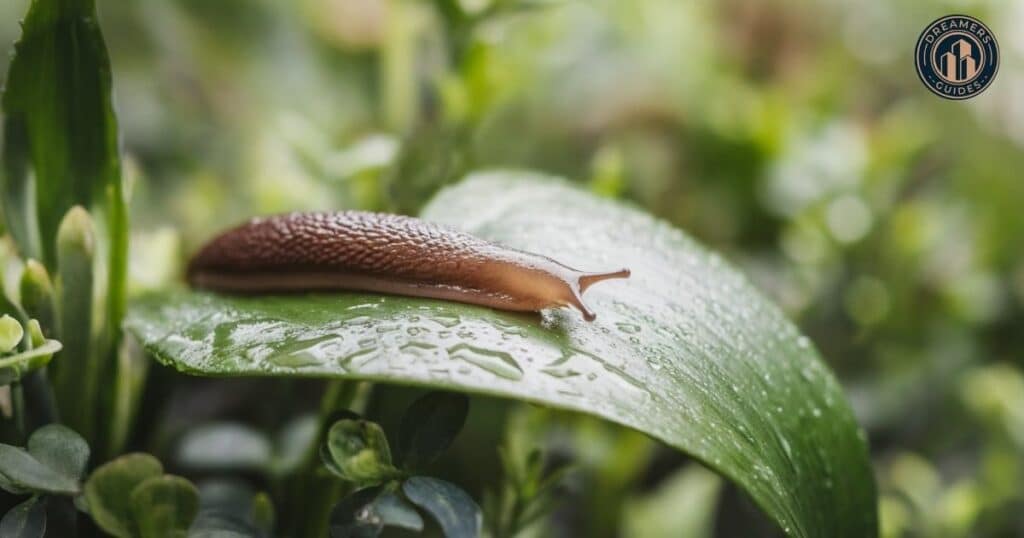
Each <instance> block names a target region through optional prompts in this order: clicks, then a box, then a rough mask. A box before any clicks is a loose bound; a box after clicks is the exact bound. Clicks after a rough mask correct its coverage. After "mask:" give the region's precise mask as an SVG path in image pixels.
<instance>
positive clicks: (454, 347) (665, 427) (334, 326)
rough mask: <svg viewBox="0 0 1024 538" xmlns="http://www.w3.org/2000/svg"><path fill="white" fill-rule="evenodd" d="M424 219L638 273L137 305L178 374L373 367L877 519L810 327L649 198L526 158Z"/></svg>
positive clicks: (840, 525)
mask: <svg viewBox="0 0 1024 538" xmlns="http://www.w3.org/2000/svg"><path fill="white" fill-rule="evenodd" d="M424 216H425V217H426V218H428V219H432V220H436V221H440V222H442V223H444V224H448V225H451V226H456V227H460V228H462V229H464V230H466V231H469V232H472V233H475V234H477V235H479V236H482V237H486V238H489V239H493V240H496V241H499V242H502V243H504V244H507V245H509V246H513V247H516V248H521V249H524V250H528V251H533V252H537V253H541V254H545V255H549V256H551V257H554V258H557V259H559V260H561V261H563V262H565V263H566V264H568V265H571V266H575V267H578V268H581V269H588V270H603V269H614V268H617V267H620V266H623V265H625V266H628V267H629V268H630V269H632V271H633V276H632V277H631V278H630V279H629V280H619V281H609V282H603V283H601V284H599V285H595V286H594V287H593V288H592V289H590V290H588V292H587V295H586V300H587V301H588V302H589V303H590V305H591V306H592V308H593V309H594V310H595V311H596V312H597V320H596V321H594V322H593V323H586V322H584V321H583V320H581V319H580V317H579V315H578V314H577V313H575V312H573V311H570V310H566V309H558V310H551V311H548V312H545V314H544V315H543V316H536V315H525V314H514V313H508V312H499V311H495V310H491V309H487V308H480V307H474V306H469V305H462V304H456V303H451V302H443V301H431V300H424V299H414V298H408V297H392V296H382V295H373V294H361V293H337V294H308V295H291V296H262V297H231V296H222V295H215V294H207V293H195V292H184V291H171V292H167V293H165V294H162V295H154V296H149V297H148V298H146V299H144V300H143V301H142V302H140V303H138V304H137V305H136V306H135V308H134V310H133V312H132V314H131V315H130V316H129V319H128V320H127V327H128V328H129V329H130V330H132V331H133V332H134V333H135V334H136V335H138V337H139V338H140V340H141V341H142V342H143V343H144V344H145V346H146V347H147V348H148V349H149V350H150V351H152V352H153V353H154V354H155V355H156V356H157V357H158V358H160V359H161V360H162V361H164V362H166V363H168V364H172V365H174V366H176V367H177V368H179V369H180V370H182V371H185V372H190V373H195V374H202V375H215V376H228V375H276V376H302V377H309V376H323V377H338V378H351V379H368V380H374V381H382V382H393V383H402V384H412V385H420V386H427V387H432V388H436V389H445V390H460V391H469V392H477V393H484V394H491V395H498V396H505V397H509V398H514V399H519V400H525V401H530V402H535V403H539V404H545V405H550V406H553V407H558V408H563V409H570V410H575V411H580V412H583V413H588V414H592V415H596V416H599V417H603V418H605V419H608V420H610V421H613V422H616V423H619V424H623V425H625V426H629V427H632V428H635V429H637V430H640V431H643V432H645V433H647V434H649V435H651V436H653V437H655V438H657V439H660V440H662V441H664V442H665V443H667V444H669V445H671V446H673V447H676V448H678V449H680V450H682V451H684V452H687V453H689V454H691V455H692V456H694V457H696V458H697V459H699V460H701V461H702V462H704V463H705V464H706V465H707V466H709V467H711V468H712V469H715V470H717V471H718V472H719V473H721V474H723V475H724V476H726V477H727V478H729V479H730V480H732V481H734V482H736V483H737V484H738V485H739V486H740V487H742V488H743V489H744V490H745V491H746V492H747V493H748V494H749V495H750V496H751V497H752V498H753V499H754V501H755V502H756V503H757V504H758V505H760V506H761V507H762V508H763V509H764V511H765V512H766V513H767V514H768V515H769V516H771V517H772V518H774V519H775V521H777V522H778V523H779V525H780V526H781V527H782V528H784V529H788V533H789V534H791V535H793V536H831V537H837V538H841V537H857V538H861V537H865V536H874V535H876V534H877V512H876V500H875V485H874V481H873V478H872V472H871V468H870V466H869V462H868V458H867V449H866V446H865V439H864V438H863V434H862V433H860V430H859V428H858V426H857V423H856V422H855V420H854V416H853V413H852V411H851V409H850V406H849V404H848V403H847V401H846V398H845V397H844V395H843V393H842V390H841V388H840V386H839V384H838V382H837V381H836V379H835V377H834V376H833V375H832V373H831V372H830V371H829V370H828V368H827V367H826V366H825V365H824V364H823V363H822V361H821V358H820V357H819V355H818V352H817V351H816V350H815V349H814V346H812V345H811V344H810V341H809V340H808V339H807V338H805V337H803V336H801V335H800V333H799V331H798V330H797V329H796V327H795V326H794V325H793V324H792V323H791V322H790V321H788V320H787V319H786V318H785V317H784V316H783V315H782V313H781V312H780V311H779V310H778V308H776V307H775V306H773V305H772V304H771V303H769V302H768V301H767V300H766V299H765V298H764V297H763V296H762V295H761V294H760V293H758V292H757V290H755V289H754V288H753V287H752V286H751V285H750V283H749V282H748V281H747V280H746V279H745V278H744V277H743V276H742V275H741V274H740V273H739V272H738V271H736V270H735V269H733V268H732V267H731V266H730V265H729V264H728V263H727V262H725V261H724V260H723V259H722V258H721V257H720V256H718V255H716V254H714V253H710V252H708V251H707V250H706V249H704V248H703V247H701V246H700V245H698V244H697V243H696V242H694V241H693V240H692V239H690V238H689V237H688V236H687V235H686V234H684V233H682V232H680V231H679V230H676V229H674V228H672V227H671V226H669V225H668V224H665V223H663V222H661V221H658V220H656V219H654V218H652V217H650V216H648V215H645V214H643V213H641V212H639V211H637V210H634V209H632V208H629V207H625V206H623V205H621V204H618V203H615V202H612V201H608V200H602V199H599V198H596V197H593V196H590V195H587V194H584V193H582V192H580V191H578V190H576V189H574V188H572V187H570V186H569V185H567V184H565V183H564V182H561V181H557V180H552V179H549V178H544V177H539V176H537V175H534V174H527V173H503V172H502V173H488V174H478V175H475V176H473V177H471V178H470V179H469V180H467V181H465V182H463V183H462V184H460V185H457V186H455V187H453V188H450V189H448V190H446V191H443V192H442V193H441V194H440V195H439V196H438V197H437V198H436V199H435V200H434V201H433V202H432V203H431V204H430V205H429V206H428V207H427V208H426V210H425V212H424Z"/></svg>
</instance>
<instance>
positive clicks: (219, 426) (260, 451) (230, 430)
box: [177, 422, 272, 470]
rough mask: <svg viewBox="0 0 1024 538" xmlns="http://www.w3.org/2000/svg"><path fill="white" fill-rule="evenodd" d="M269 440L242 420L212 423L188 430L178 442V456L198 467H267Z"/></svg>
mask: <svg viewBox="0 0 1024 538" xmlns="http://www.w3.org/2000/svg"><path fill="white" fill-rule="evenodd" d="M271 452H272V449H271V444H270V440H269V439H267V436H266V435H264V434H263V433H261V432H259V431H256V430H254V429H252V428H250V427H248V426H245V425H244V424H237V423H229V422H224V423H213V424H206V425H203V426H199V427H197V428H194V429H192V430H190V431H189V432H188V433H186V434H185V436H184V437H183V438H182V440H181V442H180V443H179V445H178V451H177V460H178V463H180V464H181V465H182V466H185V467H188V468H191V469H197V470H210V469H220V470H227V469H251V470H266V469H267V468H268V467H269V465H270V460H271Z"/></svg>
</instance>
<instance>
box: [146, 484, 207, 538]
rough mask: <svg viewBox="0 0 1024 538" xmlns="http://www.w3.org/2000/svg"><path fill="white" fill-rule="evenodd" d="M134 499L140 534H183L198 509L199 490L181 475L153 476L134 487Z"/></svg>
mask: <svg viewBox="0 0 1024 538" xmlns="http://www.w3.org/2000/svg"><path fill="white" fill-rule="evenodd" d="M131 502H132V514H133V515H134V517H135V522H136V524H137V525H138V529H139V536H141V537H142V538H184V537H185V536H187V534H188V528H189V526H190V525H192V522H193V521H194V520H195V518H196V514H197V513H198V512H199V490H198V489H196V487H195V486H194V485H192V482H189V481H188V480H186V479H184V478H182V477H180V476H174V475H163V476H154V477H152V478H148V479H146V480H145V481H143V482H142V483H141V484H139V485H138V486H136V487H135V489H133V490H132V493H131Z"/></svg>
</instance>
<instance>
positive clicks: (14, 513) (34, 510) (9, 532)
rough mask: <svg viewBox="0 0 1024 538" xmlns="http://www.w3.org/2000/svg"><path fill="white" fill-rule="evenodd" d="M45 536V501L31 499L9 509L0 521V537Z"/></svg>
mask: <svg viewBox="0 0 1024 538" xmlns="http://www.w3.org/2000/svg"><path fill="white" fill-rule="evenodd" d="M45 534H46V499H44V498H42V497H31V498H29V499H28V500H27V501H25V502H23V503H21V504H19V505H18V506H15V507H14V508H11V509H10V511H8V512H7V514H6V515H4V518H3V519H2V520H0V536H3V537H5V538H43V536H44V535H45Z"/></svg>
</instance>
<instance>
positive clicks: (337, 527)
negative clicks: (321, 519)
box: [329, 486, 384, 538]
mask: <svg viewBox="0 0 1024 538" xmlns="http://www.w3.org/2000/svg"><path fill="white" fill-rule="evenodd" d="M383 489H384V487H383V486H377V487H372V488H366V489H361V490H359V491H356V492H355V493H353V494H351V495H349V496H348V497H345V498H344V499H342V500H340V501H338V504H336V505H334V508H333V509H331V519H330V523H329V526H330V532H331V538H376V536H378V535H380V531H381V530H382V529H383V528H384V523H383V522H382V521H381V520H380V518H378V517H377V516H376V513H374V512H373V511H372V510H367V509H366V507H367V506H369V505H370V504H372V503H373V501H374V500H375V499H376V498H377V496H378V495H380V492H381V491H382V490H383Z"/></svg>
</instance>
